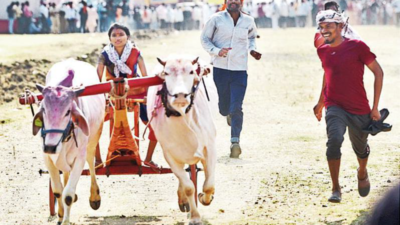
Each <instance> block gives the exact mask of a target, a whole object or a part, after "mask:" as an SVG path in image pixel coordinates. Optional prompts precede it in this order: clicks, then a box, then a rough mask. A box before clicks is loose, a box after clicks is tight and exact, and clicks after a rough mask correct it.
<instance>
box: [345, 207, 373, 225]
mask: <svg viewBox="0 0 400 225" xmlns="http://www.w3.org/2000/svg"><path fill="white" fill-rule="evenodd" d="M369 213H370V211H369V210H360V213H359V216H358V217H357V219H355V220H353V221H352V222H351V224H350V225H364V224H366V223H367V219H368V216H369Z"/></svg>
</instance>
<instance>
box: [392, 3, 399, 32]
mask: <svg viewBox="0 0 400 225" xmlns="http://www.w3.org/2000/svg"><path fill="white" fill-rule="evenodd" d="M393 7H394V12H395V13H396V25H397V26H398V27H400V0H395V1H394V2H393Z"/></svg>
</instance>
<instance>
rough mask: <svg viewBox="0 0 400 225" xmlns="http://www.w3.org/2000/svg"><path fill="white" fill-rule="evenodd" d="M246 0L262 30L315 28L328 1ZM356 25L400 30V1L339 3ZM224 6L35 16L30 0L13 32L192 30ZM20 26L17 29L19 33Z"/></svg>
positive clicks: (16, 7) (91, 9)
mask: <svg viewBox="0 0 400 225" xmlns="http://www.w3.org/2000/svg"><path fill="white" fill-rule="evenodd" d="M275 1H276V0H269V1H268V2H260V3H252V2H251V1H245V4H244V5H243V9H242V10H243V12H245V13H247V14H249V15H251V16H252V17H254V18H255V21H256V24H257V27H259V28H273V29H277V28H287V27H306V26H309V27H310V26H316V24H315V16H316V14H317V13H318V11H320V10H322V8H323V4H324V1H323V0H293V1H289V0H280V2H275ZM338 3H339V5H340V8H341V10H342V11H344V12H345V14H346V15H347V16H349V17H350V22H351V23H352V24H355V25H358V24H362V25H370V24H372V25H387V24H397V25H398V26H400V0H350V1H346V0H338ZM219 8H220V6H219V5H210V4H208V3H201V4H195V3H178V4H160V5H157V6H155V5H150V6H134V7H131V6H130V5H129V3H128V2H127V0H122V1H121V2H120V3H119V4H115V2H114V1H113V0H100V1H99V2H98V4H97V5H96V6H93V5H88V4H87V3H86V1H81V2H79V4H76V5H75V4H74V3H73V2H64V3H61V4H59V5H56V3H54V2H51V0H50V1H49V2H46V1H41V3H40V8H39V15H34V14H33V13H32V10H31V8H30V5H29V2H28V1H26V2H22V3H20V2H18V1H15V2H12V3H11V4H10V5H9V6H8V7H7V14H8V20H9V33H10V34H13V33H21V34H27V33H28V34H32V33H56V34H58V33H74V32H81V33H85V32H105V31H106V30H107V29H108V27H109V26H110V25H111V24H112V23H114V22H120V23H122V24H124V25H127V26H128V27H131V28H132V29H135V30H139V29H166V30H193V29H201V28H202V27H203V25H204V23H205V22H206V21H207V20H208V19H209V18H210V16H211V15H212V14H213V13H215V12H218V11H219ZM14 28H17V29H14Z"/></svg>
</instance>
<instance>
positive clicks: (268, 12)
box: [262, 2, 273, 28]
mask: <svg viewBox="0 0 400 225" xmlns="http://www.w3.org/2000/svg"><path fill="white" fill-rule="evenodd" d="M262 9H263V11H264V13H265V17H264V19H265V27H267V28H271V27H272V10H273V9H272V4H271V2H269V3H267V4H264V6H263V8H262Z"/></svg>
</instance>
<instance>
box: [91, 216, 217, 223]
mask: <svg viewBox="0 0 400 225" xmlns="http://www.w3.org/2000/svg"><path fill="white" fill-rule="evenodd" d="M166 220H167V221H168V218H166V217H165V216H137V215H135V216H124V215H121V216H107V217H97V216H91V217H87V218H85V219H84V224H85V225H86V224H87V225H154V224H174V225H185V224H187V223H186V222H175V223H173V222H172V223H171V221H169V222H166V223H165V221H166ZM202 222H203V224H204V225H211V223H210V222H208V221H207V220H204V219H202Z"/></svg>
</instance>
